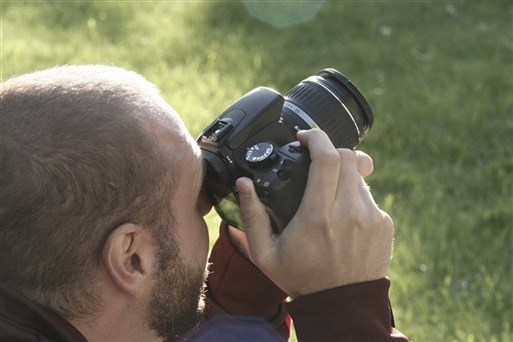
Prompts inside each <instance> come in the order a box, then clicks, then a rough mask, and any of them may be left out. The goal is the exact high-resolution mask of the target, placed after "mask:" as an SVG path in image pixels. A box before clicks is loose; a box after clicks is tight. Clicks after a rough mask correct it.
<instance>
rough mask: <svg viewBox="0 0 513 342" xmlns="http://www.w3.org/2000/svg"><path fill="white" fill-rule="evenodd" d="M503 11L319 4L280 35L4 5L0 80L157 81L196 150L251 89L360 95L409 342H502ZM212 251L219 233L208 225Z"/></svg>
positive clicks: (183, 5) (215, 16)
mask: <svg viewBox="0 0 513 342" xmlns="http://www.w3.org/2000/svg"><path fill="white" fill-rule="evenodd" d="M512 17H513V5H511V4H510V3H508V2H498V1H496V2H492V1H490V2H482V3H479V2H452V3H451V2H412V3H407V2H361V3H357V2H330V1H326V2H325V3H324V6H323V7H322V8H321V9H320V11H319V13H318V14H317V16H316V17H315V18H314V19H313V20H312V21H310V22H308V23H305V24H302V25H296V26H290V27H288V28H286V29H277V28H274V27H271V26H268V25H265V24H263V23H261V22H258V21H257V20H255V19H253V18H251V17H250V16H249V15H247V12H246V11H245V8H244V6H243V5H242V4H241V3H240V2H236V1H231V2H227V1H226V2H221V1H210V2H122V3H120V2H78V1H73V2H40V3H33V2H32V3H24V2H5V1H4V2H3V3H2V56H1V57H2V75H1V77H2V79H5V78H7V77H9V76H11V75H14V74H20V73H24V72H28V71H32V70H36V69H41V68H46V67H50V66H53V65H56V64H72V63H73V64H74V63H104V64H115V65H120V66H123V67H126V68H128V69H133V70H135V71H138V72H140V73H142V74H143V75H144V76H145V77H146V78H148V79H150V80H151V81H153V82H155V83H156V84H157V85H158V86H159V87H160V88H161V90H162V94H163V96H164V97H165V98H166V100H167V101H168V102H169V103H170V104H171V105H172V106H173V107H174V108H175V109H176V110H177V111H178V112H179V113H181V115H182V116H183V118H184V121H185V122H186V124H187V126H188V127H189V128H190V130H191V132H192V133H193V135H194V136H197V135H198V134H199V133H200V132H201V130H202V128H204V127H205V126H206V125H207V124H208V123H209V122H210V121H211V120H212V119H213V118H215V117H216V116H217V115H218V114H219V113H221V112H222V110H223V109H224V108H226V107H227V106H228V105H229V104H230V103H231V102H233V101H234V100H236V99H237V98H238V97H240V96H241V95H243V94H244V93H245V92H247V91H248V90H250V89H252V88H253V87H255V86H259V85H264V86H270V87H273V88H275V89H277V90H279V91H281V92H282V93H284V92H286V91H287V90H289V89H290V88H291V87H292V86H293V85H295V84H296V83H297V82H298V81H300V80H301V79H303V78H304V77H306V76H308V75H310V74H312V73H315V72H317V71H318V70H320V69H322V68H324V67H328V66H330V67H335V68H337V69H339V70H340V71H342V72H344V73H346V74H347V75H348V76H349V77H350V78H352V79H353V80H354V81H355V83H356V84H357V85H358V87H359V88H360V90H361V91H362V92H363V93H364V94H365V95H366V97H367V98H368V100H369V102H370V104H371V106H372V107H373V109H374V112H375V117H376V121H375V125H374V127H373V129H372V131H371V132H370V134H369V135H368V137H367V138H366V140H365V141H364V143H363V144H362V149H364V150H365V151H367V152H368V153H369V154H371V155H372V156H373V158H374V161H375V172H374V174H373V175H372V176H371V177H369V179H368V181H369V183H370V185H371V187H372V189H373V193H374V195H375V197H376V199H377V201H378V203H379V204H380V206H381V207H383V208H384V209H386V210H387V211H388V212H390V213H391V214H392V216H393V217H394V221H395V223H396V247H395V252H394V259H393V262H392V265H391V269H390V277H391V278H392V289H391V297H392V303H393V306H394V310H395V316H396V322H397V324H398V327H399V328H400V330H402V331H404V332H405V333H406V334H407V335H409V336H411V337H412V338H413V339H415V340H416V341H511V340H513V332H512V329H513V327H512V326H511V322H513V286H512V285H511V279H513V270H512V266H511V264H512V263H511V261H512V260H513V214H512V212H513V209H512V208H513V177H512V174H513V145H512V144H511V141H512V140H511V137H512V136H513V85H512V81H511V80H512V79H513V68H512V67H511V65H512V62H513V26H512V25H513V24H512V21H511V18H512ZM207 220H208V222H209V224H210V226H211V229H210V233H211V237H212V238H213V239H214V238H215V237H216V235H217V227H218V225H219V218H218V217H217V216H216V215H215V213H211V214H210V215H209V216H208V218H207Z"/></svg>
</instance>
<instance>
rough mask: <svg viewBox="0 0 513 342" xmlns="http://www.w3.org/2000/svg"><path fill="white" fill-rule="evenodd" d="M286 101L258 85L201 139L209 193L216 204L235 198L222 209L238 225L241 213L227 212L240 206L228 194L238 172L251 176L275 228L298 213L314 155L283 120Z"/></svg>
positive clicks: (239, 225)
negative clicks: (304, 146) (311, 157)
mask: <svg viewBox="0 0 513 342" xmlns="http://www.w3.org/2000/svg"><path fill="white" fill-rule="evenodd" d="M283 103H284V98H283V96H281V95H280V94H279V93H277V92H276V91H274V90H272V89H269V88H265V87H259V88H256V89H254V90H253V91H251V92H249V93H248V94H246V95H245V96H243V97H242V98H241V99H239V100H238V101H237V102H235V103H234V104H233V105H232V106H230V107H229V108H228V109H227V110H226V111H225V112H224V113H223V114H221V115H220V116H219V117H218V118H217V119H216V120H215V121H214V122H213V123H212V124H210V125H209V126H208V127H207V128H206V129H205V130H204V132H203V134H202V136H201V137H200V138H199V141H198V142H199V144H200V146H201V149H202V153H203V158H204V160H205V161H206V176H205V187H206V189H207V192H208V193H209V194H210V195H211V196H215V198H214V200H213V202H214V205H219V204H220V203H222V201H229V202H231V203H224V205H223V209H222V211H221V213H220V214H221V217H222V218H223V219H224V220H226V221H228V223H229V224H231V225H233V226H235V227H237V228H242V222H241V221H240V217H238V213H236V212H235V213H234V212H232V211H231V210H230V211H229V212H227V210H228V208H227V207H229V206H230V204H232V205H234V208H233V210H235V211H237V209H238V208H237V203H238V199H237V198H236V197H230V194H235V195H236V190H235V188H234V182H235V180H236V179H237V178H239V177H242V176H245V177H249V178H251V179H252V180H253V182H254V184H255V189H256V191H257V194H258V196H259V198H260V200H261V201H262V203H264V204H265V205H266V206H267V208H268V213H269V215H270V217H271V221H272V223H273V229H274V230H275V232H277V233H278V232H281V230H283V228H284V227H285V225H286V224H287V223H288V222H289V221H290V219H291V218H292V216H294V214H295V212H296V210H297V208H298V207H299V204H300V202H301V199H302V197H303V192H304V187H305V184H306V180H307V177H308V168H309V165H310V158H309V156H308V151H306V150H305V149H303V148H302V147H301V146H300V145H299V143H298V142H297V141H295V137H294V136H293V135H292V134H291V133H290V131H289V130H288V128H287V127H286V126H285V125H284V124H283V123H282V122H281V121H280V116H281V113H282V108H283ZM209 190H210V191H209ZM227 196H228V198H227ZM216 209H217V208H216ZM218 212H219V210H218Z"/></svg>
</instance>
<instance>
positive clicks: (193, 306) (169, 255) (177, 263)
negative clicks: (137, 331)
mask: <svg viewBox="0 0 513 342" xmlns="http://www.w3.org/2000/svg"><path fill="white" fill-rule="evenodd" d="M157 241H159V244H160V246H159V252H158V254H159V255H158V263H159V265H158V269H157V275H156V276H157V280H156V283H155V287H154V289H153V292H152V294H151V299H150V302H149V306H148V309H147V312H146V319H147V322H148V325H149V327H150V328H151V329H153V330H154V331H156V332H157V334H158V336H159V337H163V338H168V337H173V336H178V335H183V334H185V333H187V332H189V331H190V330H191V329H192V328H194V327H196V326H197V325H198V324H199V322H200V321H201V319H202V318H203V311H204V308H205V288H206V285H205V282H206V279H207V275H208V269H207V268H206V267H203V268H200V267H192V266H188V265H185V264H184V263H183V261H182V260H181V258H180V255H179V253H178V246H176V244H175V243H174V241H171V240H169V238H163V237H161V238H160V239H159V240H157Z"/></svg>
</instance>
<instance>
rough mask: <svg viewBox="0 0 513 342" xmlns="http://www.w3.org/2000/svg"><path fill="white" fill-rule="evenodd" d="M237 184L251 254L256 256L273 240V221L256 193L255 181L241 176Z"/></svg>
mask: <svg viewBox="0 0 513 342" xmlns="http://www.w3.org/2000/svg"><path fill="white" fill-rule="evenodd" d="M235 184H236V186H237V191H238V192H239V201H240V213H241V217H242V223H243V225H244V231H245V232H246V236H247V238H248V244H249V252H250V256H254V255H256V254H260V253H261V252H263V251H264V250H266V248H267V247H268V246H269V244H270V243H271V241H272V228H271V221H270V219H269V215H268V214H267V210H266V209H265V206H264V205H263V204H262V202H260V199H259V198H258V195H257V194H256V191H255V186H254V185H253V181H252V180H251V179H249V178H246V177H241V178H239V179H237V181H236V183H235ZM252 259H253V258H252Z"/></svg>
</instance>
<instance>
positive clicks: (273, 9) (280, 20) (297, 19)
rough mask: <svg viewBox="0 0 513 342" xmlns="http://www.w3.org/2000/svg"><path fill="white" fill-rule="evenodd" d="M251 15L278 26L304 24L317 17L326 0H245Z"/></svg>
mask: <svg viewBox="0 0 513 342" xmlns="http://www.w3.org/2000/svg"><path fill="white" fill-rule="evenodd" d="M242 2H243V3H244V6H245V7H246V10H247V11H248V13H249V15H251V16H252V17H253V18H256V19H258V20H260V21H261V22H263V23H265V24H268V25H271V26H274V27H276V28H286V27H290V26H295V25H299V24H303V23H305V22H308V21H310V20H312V19H313V18H315V16H316V15H317V13H318V12H319V10H320V9H321V7H322V6H323V4H324V0H307V1H254V0H243V1H242Z"/></svg>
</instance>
